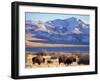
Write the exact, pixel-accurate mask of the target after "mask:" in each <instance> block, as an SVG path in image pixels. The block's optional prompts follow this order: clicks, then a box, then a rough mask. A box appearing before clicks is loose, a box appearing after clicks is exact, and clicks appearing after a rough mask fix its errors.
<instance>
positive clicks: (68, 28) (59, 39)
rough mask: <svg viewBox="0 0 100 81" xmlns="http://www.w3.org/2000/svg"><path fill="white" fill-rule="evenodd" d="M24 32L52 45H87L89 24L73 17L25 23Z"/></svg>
mask: <svg viewBox="0 0 100 81" xmlns="http://www.w3.org/2000/svg"><path fill="white" fill-rule="evenodd" d="M25 26H26V32H29V33H32V34H35V37H37V38H42V39H46V40H47V43H48V42H54V43H73V44H89V28H90V27H89V24H85V23H84V22H83V21H82V20H80V19H77V18H75V17H71V18H68V19H64V20H62V19H55V20H52V21H47V22H43V21H29V20H27V21H26V22H25Z"/></svg>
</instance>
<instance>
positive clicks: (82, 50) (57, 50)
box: [25, 46, 89, 52]
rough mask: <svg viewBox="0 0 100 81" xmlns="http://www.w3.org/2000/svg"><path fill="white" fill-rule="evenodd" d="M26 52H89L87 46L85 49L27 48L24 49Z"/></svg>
mask: <svg viewBox="0 0 100 81" xmlns="http://www.w3.org/2000/svg"><path fill="white" fill-rule="evenodd" d="M25 50H26V51H30V52H39V51H43V50H46V51H55V52H75V51H76V52H77V51H79V52H89V46H87V47H80V46H74V47H73V46H72V47H71V46H70V47H68V46H67V47H27V48H25Z"/></svg>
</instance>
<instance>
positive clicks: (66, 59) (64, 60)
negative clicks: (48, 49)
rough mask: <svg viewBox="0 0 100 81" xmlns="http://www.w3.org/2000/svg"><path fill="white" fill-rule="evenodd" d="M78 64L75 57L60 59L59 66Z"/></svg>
mask: <svg viewBox="0 0 100 81" xmlns="http://www.w3.org/2000/svg"><path fill="white" fill-rule="evenodd" d="M73 62H76V58H75V57H66V56H65V57H59V64H60V63H64V64H67V65H70V64H71V63H73Z"/></svg>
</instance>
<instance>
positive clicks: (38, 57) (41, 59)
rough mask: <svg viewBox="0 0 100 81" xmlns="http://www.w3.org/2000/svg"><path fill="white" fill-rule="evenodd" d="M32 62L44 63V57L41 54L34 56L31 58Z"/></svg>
mask: <svg viewBox="0 0 100 81" xmlns="http://www.w3.org/2000/svg"><path fill="white" fill-rule="evenodd" d="M32 62H33V64H35V63H38V64H39V65H40V64H41V63H45V59H44V58H43V57H42V56H36V57H33V58H32Z"/></svg>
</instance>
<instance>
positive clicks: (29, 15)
mask: <svg viewBox="0 0 100 81" xmlns="http://www.w3.org/2000/svg"><path fill="white" fill-rule="evenodd" d="M70 17H75V18H77V19H81V20H82V21H83V22H85V23H86V24H89V21H90V17H89V15H79V14H58V13H57V14H56V13H39V12H25V19H26V20H32V21H38V20H40V21H44V22H46V21H51V20H54V19H67V18H70Z"/></svg>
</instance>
